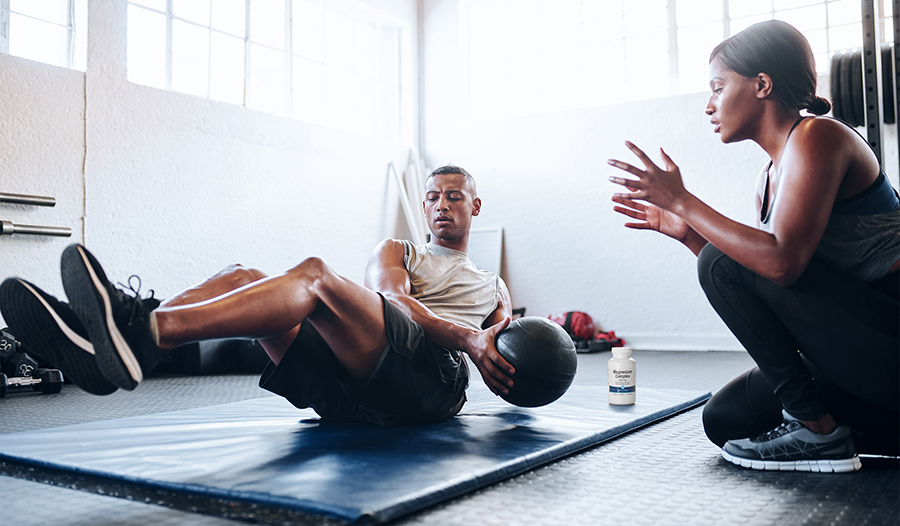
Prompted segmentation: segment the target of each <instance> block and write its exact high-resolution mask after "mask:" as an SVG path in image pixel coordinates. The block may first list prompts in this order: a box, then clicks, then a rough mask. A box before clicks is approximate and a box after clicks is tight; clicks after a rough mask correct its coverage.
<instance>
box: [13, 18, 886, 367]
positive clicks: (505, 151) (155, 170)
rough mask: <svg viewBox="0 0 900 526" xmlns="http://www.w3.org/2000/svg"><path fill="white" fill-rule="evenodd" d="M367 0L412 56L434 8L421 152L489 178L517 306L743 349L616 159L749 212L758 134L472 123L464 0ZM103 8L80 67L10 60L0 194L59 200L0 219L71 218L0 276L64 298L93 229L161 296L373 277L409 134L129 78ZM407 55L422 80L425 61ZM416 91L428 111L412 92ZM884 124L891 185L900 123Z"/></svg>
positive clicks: (677, 116)
mask: <svg viewBox="0 0 900 526" xmlns="http://www.w3.org/2000/svg"><path fill="white" fill-rule="evenodd" d="M369 3H371V4H373V5H375V6H376V7H377V8H379V9H382V10H384V11H387V12H389V13H392V14H393V15H394V16H396V17H398V18H400V19H402V20H404V21H406V22H407V23H408V24H409V26H410V28H412V29H413V30H412V31H411V32H410V33H411V36H410V37H409V38H410V42H409V45H410V48H411V50H412V53H413V55H414V54H415V49H416V42H415V40H416V34H417V32H416V31H415V30H414V29H415V27H416V18H417V6H418V9H421V13H420V14H421V18H422V19H423V20H424V27H423V28H422V29H423V31H422V33H423V35H424V37H423V60H422V63H423V69H424V71H423V75H422V77H421V82H422V83H423V84H422V87H421V90H420V91H421V92H422V93H424V94H425V96H424V101H423V105H422V118H423V120H422V123H421V126H422V127H421V129H422V130H423V132H422V133H423V137H422V146H423V149H424V151H425V152H426V160H427V164H428V165H429V166H431V167H435V166H438V165H440V164H444V163H451V162H452V163H456V164H459V165H462V166H464V167H466V168H467V169H469V170H470V171H471V172H472V173H473V174H474V175H475V177H476V179H477V180H478V186H479V191H480V194H481V197H482V198H483V200H484V208H483V213H482V215H481V217H480V218H478V219H477V220H476V223H475V225H476V226H477V227H494V226H502V227H503V228H504V266H503V276H504V278H505V279H506V280H507V282H508V283H509V285H510V288H511V291H512V297H513V302H514V305H515V306H516V307H521V306H524V307H527V309H528V311H527V312H528V314H530V315H539V316H545V315H548V314H551V313H553V312H558V311H564V310H575V309H577V310H584V311H586V312H588V313H590V314H591V315H592V316H593V317H594V318H595V320H596V321H597V322H598V323H599V324H600V325H601V326H602V327H603V328H604V329H606V330H610V329H612V330H615V331H616V332H617V334H619V335H621V336H623V337H625V338H626V339H627V340H629V343H631V344H633V345H634V346H635V347H638V348H644V349H680V348H691V349H735V348H738V344H737V342H736V341H735V340H734V339H733V337H732V336H731V335H730V333H729V332H728V330H727V328H726V327H725V326H724V325H723V324H722V323H721V322H720V321H719V319H718V317H717V316H716V315H715V313H714V312H713V311H712V309H711V308H710V307H709V306H708V303H707V302H706V299H705V298H704V296H703V293H702V291H701V290H700V287H699V285H698V284H697V280H696V272H695V267H694V257H693V255H692V254H691V253H690V252H689V251H687V249H685V248H683V247H681V246H680V245H679V244H678V243H676V242H674V241H671V240H668V239H665V238H663V237H662V236H659V235H655V234H653V233H647V232H635V231H631V230H627V229H625V228H623V227H622V226H621V225H622V223H623V222H624V221H625V220H624V218H623V217H620V216H618V215H617V214H615V213H613V212H612V206H611V203H610V201H609V198H610V196H611V195H612V193H613V192H614V191H615V190H616V187H615V186H614V185H612V184H611V183H609V182H608V181H607V177H608V176H609V175H611V174H612V173H614V170H613V169H612V168H610V167H609V166H608V165H607V164H606V160H607V159H608V158H610V157H617V158H620V159H623V160H633V158H632V157H631V156H630V154H629V153H628V152H627V151H626V150H625V148H624V146H623V141H624V140H626V139H629V140H632V141H634V142H636V143H637V144H638V145H639V146H641V147H643V148H645V149H646V150H647V151H648V152H651V155H652V156H653V157H654V158H658V154H657V153H656V152H657V148H658V147H660V146H662V147H664V148H665V149H666V151H668V152H669V154H670V155H671V156H672V157H673V158H674V159H675V161H676V162H677V163H678V164H679V165H680V167H681V169H682V173H683V175H684V179H685V182H686V185H687V187H688V189H689V190H691V191H693V192H694V193H696V194H697V195H699V196H700V197H701V198H702V199H704V200H706V201H707V202H709V203H710V204H712V205H713V206H714V207H716V208H717V209H718V210H720V211H722V212H723V213H725V214H727V215H729V216H731V217H733V218H735V219H738V220H740V221H744V222H747V223H751V222H752V221H753V217H752V208H753V207H752V200H751V198H750V195H751V193H752V187H753V181H754V178H755V174H756V172H757V170H758V169H759V167H760V166H761V165H762V164H763V163H764V162H765V160H766V158H765V156H764V154H763V152H762V151H761V150H760V149H759V148H757V147H756V146H755V145H753V144H737V145H723V144H721V143H720V142H719V140H718V137H717V136H716V135H714V134H713V133H712V132H711V130H710V126H709V123H708V119H707V117H706V116H705V115H704V114H703V107H704V104H705V101H706V94H694V95H685V96H680V97H674V98H670V99H663V100H652V101H643V102H634V103H629V104H621V105H613V106H606V107H599V108H591V109H586V110H575V111H567V112H558V113H553V114H548V115H538V116H531V117H523V118H517V119H507V120H502V121H493V122H485V121H474V122H463V121H462V119H461V111H460V108H461V106H460V103H459V102H460V101H459V99H458V97H459V93H460V92H459V90H460V89H461V86H460V85H459V84H458V81H457V73H458V63H457V59H458V49H457V28H458V25H457V15H456V1H455V0H420V1H419V2H415V1H413V0H369ZM89 9H90V13H89V15H90V16H89V50H88V54H89V56H88V58H89V60H88V71H87V73H86V74H82V73H78V72H73V71H68V70H64V69H61V68H55V67H51V66H45V65H42V64H38V63H34V62H31V61H27V60H23V59H18V58H15V57H10V56H8V55H0V144H2V147H0V192H13V193H26V194H41V195H53V196H55V197H56V198H57V201H58V204H57V205H56V207H54V208H49V209H48V208H35V207H25V206H13V205H4V204H0V219H4V220H10V221H13V222H15V223H22V224H44V225H53V226H67V227H70V228H72V229H73V230H74V232H75V234H74V235H73V237H72V238H69V239H61V238H44V237H32V236H12V237H2V238H0V279H2V278H5V277H7V276H13V275H16V276H22V277H25V278H26V279H29V280H32V281H34V282H35V283H37V284H39V285H40V286H42V287H44V288H45V289H47V290H48V291H49V292H51V293H53V294H57V295H62V286H61V284H60V280H59V254H60V253H61V252H62V250H63V248H65V246H66V245H68V244H69V243H72V242H85V243H86V244H87V246H88V247H89V248H90V249H92V250H93V251H94V252H95V253H96V254H97V255H98V257H99V258H100V259H101V261H103V262H104V265H105V266H106V268H107V272H108V274H109V275H110V276H111V277H112V278H113V279H114V280H116V281H125V280H126V279H127V278H128V276H129V275H130V274H132V273H135V274H139V275H140V276H141V277H142V279H143V283H144V288H145V290H146V289H150V288H152V289H155V291H156V294H157V296H158V297H166V296H169V295H171V294H173V293H175V292H177V291H178V290H180V289H182V288H184V287H186V286H189V285H191V284H193V283H195V282H196V281H198V280H200V279H202V278H204V277H206V276H207V275H209V274H211V273H212V272H215V271H216V270H218V269H219V268H221V267H224V266H225V265H227V264H229V263H232V262H236V261H237V262H242V263H244V264H247V265H252V266H256V267H258V268H261V269H263V270H265V271H267V272H270V273H274V272H278V271H281V270H283V269H285V268H287V267H289V266H291V265H293V264H294V263H296V262H298V261H300V260H301V259H302V258H304V257H306V256H310V255H317V256H322V257H324V258H325V259H326V261H328V262H329V263H330V264H331V265H332V266H333V267H335V269H336V270H338V271H339V272H341V273H343V274H345V275H347V276H348V277H351V278H354V279H356V280H361V279H362V273H363V268H364V266H365V262H366V260H367V258H368V256H369V254H370V251H371V249H372V247H373V246H374V245H375V244H376V243H377V242H378V241H379V240H380V239H382V238H384V237H388V236H397V237H404V236H405V235H406V229H405V223H404V219H403V216H402V213H401V211H400V210H399V208H398V206H397V198H396V191H395V188H394V186H393V180H391V179H389V178H388V174H387V171H386V168H387V164H388V162H390V161H394V162H395V164H397V166H405V164H406V158H407V155H408V148H407V147H406V146H405V145H398V144H384V143H380V142H378V141H373V140H367V139H362V138H360V137H357V136H353V135H350V134H346V133H342V132H337V131H334V130H330V129H327V128H323V127H319V126H313V125H308V124H305V123H302V122H298V121H294V120H291V119H287V118H282V117H275V116H271V115H267V114H263V113H260V112H255V111H250V110H247V109H245V108H241V107H236V106H231V105H227V104H222V103H217V102H213V101H209V100H204V99H199V98H196V97H192V96H189V95H184V94H179V93H172V92H165V91H160V90H156V89H152V88H147V87H143V86H138V85H134V84H129V83H128V82H127V81H126V80H125V79H126V74H125V39H126V35H125V28H126V9H125V2H124V1H123V0H117V1H109V2H98V1H91V2H90V4H89ZM413 58H414V59H415V57H413ZM405 66H406V68H407V69H406V70H405V71H406V74H407V75H409V76H413V77H414V76H415V75H416V74H417V72H416V66H415V61H414V60H413V61H412V62H407V63H406V64H405ZM612 81H614V80H612ZM826 86H827V83H826ZM407 91H408V92H410V91H411V92H412V93H411V94H410V93H407V95H409V96H410V97H411V98H410V99H407V101H408V102H407V111H408V112H409V113H412V114H413V115H412V116H413V117H416V115H415V92H416V90H407ZM415 129H416V128H414V129H413V130H412V131H409V133H408V134H407V136H412V139H411V140H410V142H412V141H414V140H415V139H416V138H417V137H415V133H414V131H415ZM888 131H889V136H888V137H886V141H885V143H886V144H887V145H888V146H889V149H890V148H893V149H892V150H891V151H890V153H889V156H890V157H888V158H889V159H892V160H893V161H890V162H891V163H893V164H889V165H888V167H889V169H890V170H892V172H891V175H892V180H893V181H894V184H895V185H897V175H896V173H897V172H896V170H897V168H896V164H897V163H896V159H897V153H896V146H890V145H892V144H896V126H893V127H888ZM0 326H2V320H0Z"/></svg>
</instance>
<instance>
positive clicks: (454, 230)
mask: <svg viewBox="0 0 900 526" xmlns="http://www.w3.org/2000/svg"><path fill="white" fill-rule="evenodd" d="M423 208H424V210H425V220H426V221H427V222H428V229H429V230H431V235H432V236H433V238H434V239H432V241H434V242H435V243H438V244H449V245H453V244H456V243H458V242H461V241H468V236H469V226H470V225H471V223H472V218H473V217H474V216H477V215H478V213H479V212H480V211H481V199H479V198H477V197H475V192H474V189H473V188H472V185H471V184H469V183H468V181H467V180H466V176H464V175H462V174H440V175H435V176H433V177H430V178H429V179H428V181H427V182H426V184H425V202H424V203H423ZM442 241H443V243H442ZM453 248H455V247H453ZM466 248H467V247H462V250H465V249H466Z"/></svg>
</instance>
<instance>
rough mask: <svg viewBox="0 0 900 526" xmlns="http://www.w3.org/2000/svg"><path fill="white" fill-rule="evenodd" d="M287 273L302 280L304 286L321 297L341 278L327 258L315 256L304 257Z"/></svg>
mask: <svg viewBox="0 0 900 526" xmlns="http://www.w3.org/2000/svg"><path fill="white" fill-rule="evenodd" d="M285 274H286V275H288V276H291V277H292V278H294V279H295V280H297V281H299V282H302V283H303V286H304V287H306V288H307V289H308V290H310V291H312V292H314V293H315V294H316V295H317V296H319V297H322V294H323V293H325V292H327V290H329V289H330V285H331V284H332V283H333V282H334V280H335V279H340V276H338V275H337V274H336V273H335V272H334V270H332V269H331V267H329V266H328V264H327V263H325V260H323V259H322V258H318V257H315V256H313V257H309V258H306V259H304V260H303V261H301V262H300V263H299V264H298V265H297V266H295V267H294V268H292V269H290V270H288V271H287V272H285Z"/></svg>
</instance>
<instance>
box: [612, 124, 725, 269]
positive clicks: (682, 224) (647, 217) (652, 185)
mask: <svg viewBox="0 0 900 526" xmlns="http://www.w3.org/2000/svg"><path fill="white" fill-rule="evenodd" d="M625 145H626V146H628V148H629V149H631V151H632V152H634V154H635V155H637V156H638V159H640V160H641V162H643V163H644V168H645V170H641V169H640V168H636V167H634V166H632V165H630V164H628V163H623V162H621V161H616V160H614V159H610V160H609V164H610V165H612V166H615V167H616V168H619V169H620V170H623V171H626V172H628V173H630V174H632V175H636V176H637V177H638V179H637V180H634V179H625V178H623V177H610V178H609V180H610V181H612V182H613V183H616V184H620V185H622V186H624V187H625V188H627V189H628V190H629V192H628V193H620V194H613V196H612V200H613V201H614V202H616V203H619V204H620V205H622V206H615V207H613V210H615V211H616V212H618V213H620V214H623V215H626V216H628V217H630V218H632V219H637V220H638V222H630V223H625V226H626V227H628V228H634V229H637V230H655V231H657V232H659V233H661V234H665V235H666V236H669V237H671V238H672V239H675V240H678V241H680V242H681V243H683V244H684V245H685V246H686V247H688V248H689V249H690V250H691V252H693V253H694V254H695V255H696V254H699V253H700V250H701V249H702V248H703V247H704V246H705V245H706V243H707V240H706V239H705V238H704V237H703V236H701V235H700V234H699V233H697V231H696V230H694V229H693V228H691V226H690V225H689V224H688V223H687V222H686V221H685V220H684V219H682V218H681V217H680V216H679V215H678V213H677V210H680V209H681V208H682V206H683V205H684V203H685V201H686V199H687V198H689V197H690V195H691V194H690V193H688V191H687V190H685V188H684V184H683V183H682V181H681V171H680V170H679V169H678V166H676V165H675V163H674V162H672V159H671V158H670V157H669V156H668V155H667V154H666V152H664V151H662V149H660V153H661V154H662V158H663V162H665V163H666V169H665V170H663V169H661V168H659V167H658V166H656V164H654V163H653V161H651V160H650V158H649V157H647V155H645V154H644V152H642V151H641V150H640V148H638V147H637V146H635V145H634V144H632V143H630V142H627V141H626V142H625ZM638 199H640V200H642V201H647V202H648V203H649V204H644V203H639V202H637V200H638Z"/></svg>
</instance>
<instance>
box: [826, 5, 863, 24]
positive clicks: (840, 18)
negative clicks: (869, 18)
mask: <svg viewBox="0 0 900 526" xmlns="http://www.w3.org/2000/svg"><path fill="white" fill-rule="evenodd" d="M861 20H862V9H860V8H859V0H841V1H840V2H831V3H830V4H828V23H829V24H831V25H833V26H835V25H838V24H851V23H853V22H860V21H861Z"/></svg>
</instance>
